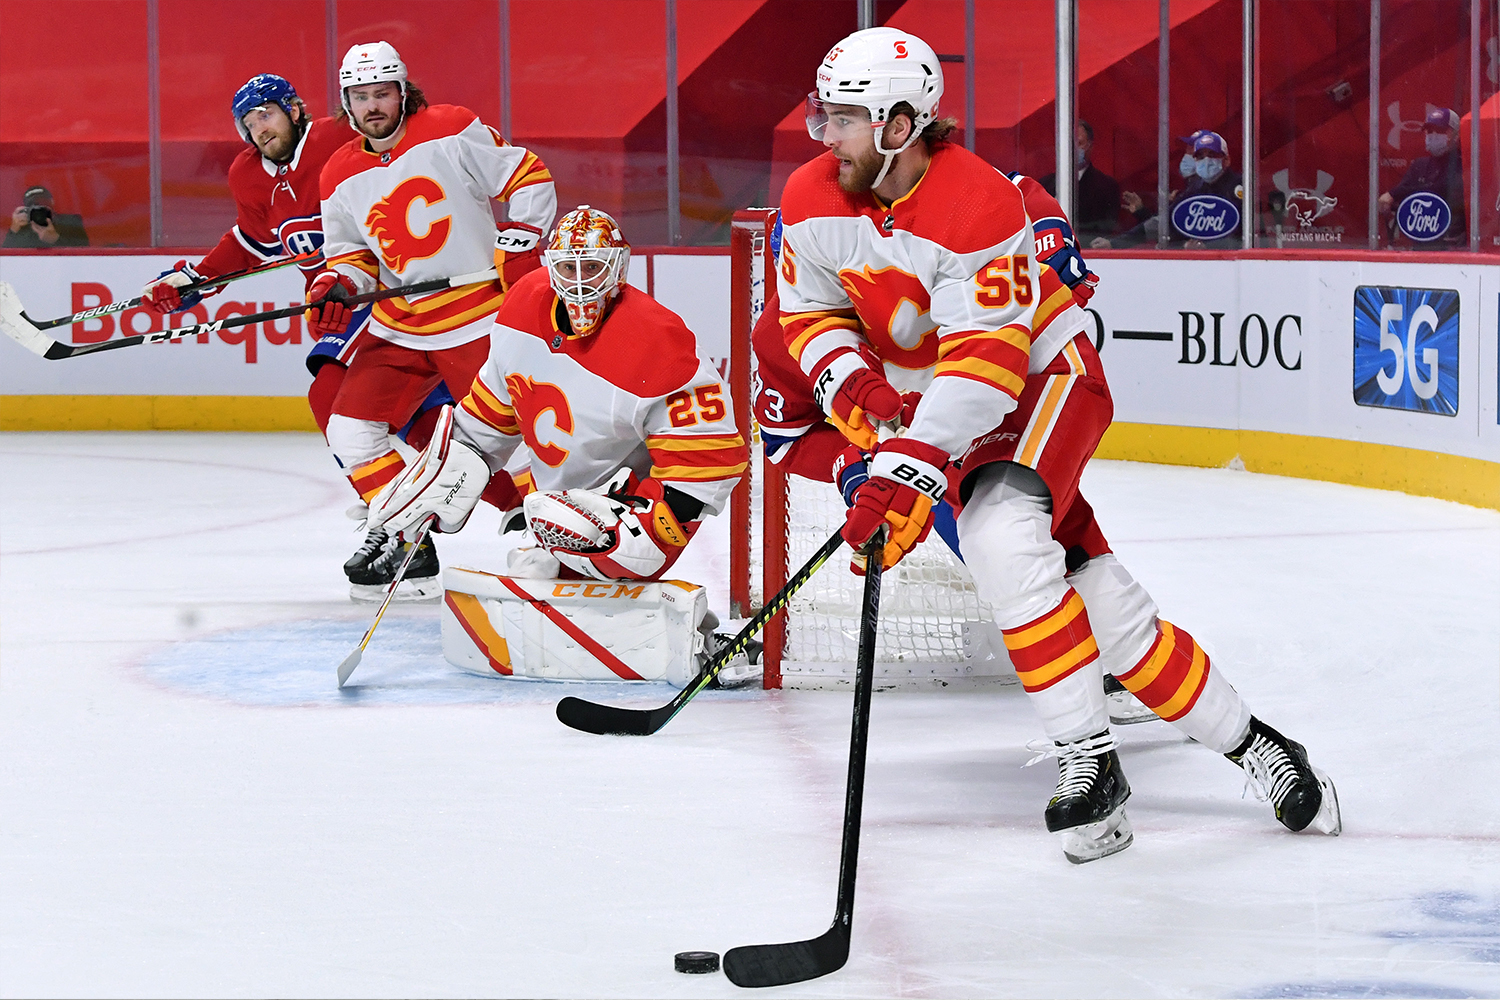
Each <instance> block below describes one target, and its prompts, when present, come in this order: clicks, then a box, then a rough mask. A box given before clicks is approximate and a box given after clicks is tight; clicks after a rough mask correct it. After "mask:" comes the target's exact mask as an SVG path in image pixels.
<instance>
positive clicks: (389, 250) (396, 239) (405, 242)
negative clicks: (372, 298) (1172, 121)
mask: <svg viewBox="0 0 1500 1000" xmlns="http://www.w3.org/2000/svg"><path fill="white" fill-rule="evenodd" d="M446 197H447V195H446V194H444V192H443V188H442V185H440V184H438V182H437V181H435V180H433V179H432V178H431V177H408V178H407V179H406V180H404V181H402V182H401V183H400V184H397V185H396V189H395V190H394V191H392V192H391V193H390V194H388V195H386V196H385V197H384V198H382V199H380V200H379V201H377V202H376V203H375V207H374V208H372V209H370V214H369V215H367V216H365V228H366V229H368V230H369V231H370V235H371V236H373V237H375V239H376V240H378V241H379V242H380V256H381V258H382V259H384V261H385V266H386V267H388V268H390V269H391V270H392V271H394V272H395V273H396V274H400V273H401V272H402V271H405V270H406V269H407V267H408V266H410V264H411V262H412V261H414V260H423V259H425V258H427V257H435V256H437V253H438V251H439V250H441V249H443V244H445V243H447V242H448V233H449V232H450V231H451V230H452V229H453V216H451V215H445V216H443V217H442V218H441V219H434V220H433V221H432V223H431V224H429V225H428V227H427V232H426V233H424V234H423V235H421V236H418V235H417V234H416V233H413V232H412V227H411V207H412V203H413V202H417V201H420V202H422V203H423V204H424V205H436V204H437V203H438V202H440V201H442V200H443V199H444V198H446Z"/></svg>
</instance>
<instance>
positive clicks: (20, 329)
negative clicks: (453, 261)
mask: <svg viewBox="0 0 1500 1000" xmlns="http://www.w3.org/2000/svg"><path fill="white" fill-rule="evenodd" d="M498 277H499V274H498V272H496V271H495V270H493V269H491V270H488V271H476V272H475V273H473V274H460V275H457V276H456V277H452V278H433V279H432V280H431V281H419V282H417V283H416V284H414V285H401V286H400V287H397V288H382V289H379V290H377V291H373V292H365V293H363V294H360V295H350V296H348V297H347V298H343V299H339V300H338V301H340V302H343V303H344V304H345V305H349V306H362V305H364V304H365V303H367V302H379V301H380V300H381V299H392V298H395V297H396V296H398V295H420V294H422V293H423V292H440V291H442V290H443V289H445V288H458V287H460V286H462V285H480V284H484V283H485V282H487V281H494V280H495V279H496V278H498ZM328 301H329V299H328V298H327V297H325V298H321V299H319V300H318V301H316V302H308V303H305V304H303V305H300V306H288V307H287V308H285V309H273V310H271V311H270V312H263V313H255V314H253V315H250V316H232V317H229V318H228V319H216V320H214V321H213V322H211V323H194V324H193V325H192V326H184V327H181V328H180V329H176V330H160V331H158V332H156V333H138V334H135V335H134V336H130V337H125V338H124V339H122V340H106V341H104V342H103V343H100V344H64V343H62V342H61V341H57V340H54V339H52V338H51V337H49V336H47V334H45V333H43V332H42V328H41V327H39V326H38V325H37V324H36V322H35V321H34V320H32V319H31V318H30V317H28V316H27V315H26V311H25V310H24V309H22V308H21V299H20V296H18V295H17V294H16V290H15V289H14V288H13V287H11V285H10V283H9V282H7V281H0V327H3V328H4V329H5V332H6V333H7V334H8V335H9V336H10V337H11V339H12V340H15V341H16V342H17V343H19V344H20V345H21V346H22V347H24V348H26V349H27V350H28V351H30V352H32V353H33V354H38V355H41V356H42V357H44V358H46V359H47V360H48V361H58V360H61V359H63V358H76V357H78V356H79V355H82V354H95V353H97V352H99V351H115V350H119V349H120V348H122V347H134V346H135V345H136V344H160V343H162V342H164V341H168V340H181V339H182V338H183V337H193V336H196V335H198V334H209V333H218V332H219V331H220V330H228V329H232V328H233V327H237V326H249V325H250V324H251V323H260V322H264V321H266V320H276V319H286V318H287V317H288V316H295V315H297V314H298V313H301V312H306V311H307V310H308V309H311V308H314V307H316V306H321V305H323V304H324V303H325V302H328Z"/></svg>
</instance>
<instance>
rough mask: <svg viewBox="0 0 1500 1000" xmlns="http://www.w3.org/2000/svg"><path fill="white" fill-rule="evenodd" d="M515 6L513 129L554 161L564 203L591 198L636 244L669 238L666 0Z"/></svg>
mask: <svg viewBox="0 0 1500 1000" xmlns="http://www.w3.org/2000/svg"><path fill="white" fill-rule="evenodd" d="M679 6H681V5H679ZM510 11H511V13H510V30H511V40H510V52H511V83H512V87H513V94H512V97H511V114H512V116H513V119H512V120H513V121H514V122H515V126H514V128H515V135H514V136H513V137H512V138H513V141H515V142H516V143H518V144H519V145H522V146H525V147H527V148H528V149H531V150H534V151H535V152H536V153H537V155H538V156H540V157H541V158H542V159H543V161H545V162H546V164H547V167H548V168H549V169H550V170H551V172H552V178H553V181H554V182H555V183H556V185H557V199H558V207H559V211H560V212H566V211H568V210H570V209H572V208H574V207H576V206H578V205H580V204H589V205H593V206H595V207H596V208H601V209H603V210H604V211H606V212H609V213H610V214H611V215H613V216H614V217H615V219H616V220H618V221H619V223H620V225H621V226H622V227H623V229H624V232H625V238H626V239H627V240H629V241H630V242H631V243H632V244H635V245H638V246H646V245H653V244H656V245H659V244H663V243H666V241H667V219H666V209H667V186H666V178H667V164H666V151H667V129H666V93H667V85H666V77H665V74H664V73H663V67H664V66H665V65H666V52H667V47H666V17H667V12H666V3H665V0H633V2H631V3H628V4H598V3H589V2H586V0H512V2H511V8H510ZM564 26H566V27H565V28H564ZM679 61H680V60H679Z"/></svg>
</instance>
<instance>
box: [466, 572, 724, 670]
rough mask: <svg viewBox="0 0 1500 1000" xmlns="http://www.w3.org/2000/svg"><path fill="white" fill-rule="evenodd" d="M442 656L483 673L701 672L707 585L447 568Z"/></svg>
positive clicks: (468, 668) (673, 581) (467, 668)
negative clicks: (557, 577)
mask: <svg viewBox="0 0 1500 1000" xmlns="http://www.w3.org/2000/svg"><path fill="white" fill-rule="evenodd" d="M443 583H444V587H445V594H444V601H443V629H442V632H443V655H444V657H446V658H447V660H448V662H450V663H452V664H454V665H455V666H458V667H462V668H463V669H465V670H469V671H473V672H474V673H479V674H484V675H487V676H491V677H494V676H497V675H504V676H516V677H544V678H550V679H553V680H604V681H621V680H648V681H655V680H664V681H667V682H668V683H670V684H673V685H676V686H677V687H682V686H684V685H686V684H687V683H688V682H689V681H690V680H692V679H693V678H694V677H695V676H697V673H698V666H699V660H700V657H699V654H701V653H702V652H703V649H704V636H703V632H702V631H701V630H700V625H701V623H702V622H703V620H704V618H705V616H706V615H707V614H708V595H707V592H706V591H704V589H703V588H702V587H699V586H697V585H696V584H691V583H682V582H680V581H675V580H669V581H663V582H660V583H646V582H630V581H608V582H603V581H595V580H534V579H523V578H519V577H511V576H498V575H495V574H492V573H481V572H478V571H476V570H469V569H461V568H450V569H448V570H445V571H444V578H443Z"/></svg>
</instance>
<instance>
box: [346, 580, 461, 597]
mask: <svg viewBox="0 0 1500 1000" xmlns="http://www.w3.org/2000/svg"><path fill="white" fill-rule="evenodd" d="M386 586H387V585H386V584H383V583H351V584H350V585H349V600H351V601H353V602H354V603H355V604H379V603H380V602H381V601H384V600H385V588H386ZM442 597H443V584H442V581H441V579H439V578H438V577H435V576H432V577H423V578H422V579H420V580H402V581H401V586H399V587H397V588H396V596H395V597H393V598H391V603H392V604H415V603H420V602H422V601H437V600H441V599H442Z"/></svg>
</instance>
